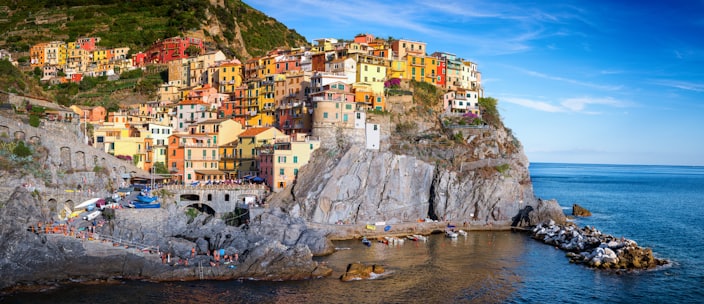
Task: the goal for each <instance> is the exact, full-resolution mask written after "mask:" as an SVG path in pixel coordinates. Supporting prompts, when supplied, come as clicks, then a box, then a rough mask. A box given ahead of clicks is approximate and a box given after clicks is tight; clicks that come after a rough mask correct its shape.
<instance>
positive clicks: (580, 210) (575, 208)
mask: <svg viewBox="0 0 704 304" xmlns="http://www.w3.org/2000/svg"><path fill="white" fill-rule="evenodd" d="M572 215H574V216H592V213H591V212H589V210H587V209H585V208H584V207H582V206H580V205H577V204H572Z"/></svg>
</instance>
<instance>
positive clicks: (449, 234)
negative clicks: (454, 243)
mask: <svg viewBox="0 0 704 304" xmlns="http://www.w3.org/2000/svg"><path fill="white" fill-rule="evenodd" d="M458 235H459V233H457V232H454V231H452V230H447V231H445V236H446V237H449V238H451V239H456V238H457V236H458Z"/></svg>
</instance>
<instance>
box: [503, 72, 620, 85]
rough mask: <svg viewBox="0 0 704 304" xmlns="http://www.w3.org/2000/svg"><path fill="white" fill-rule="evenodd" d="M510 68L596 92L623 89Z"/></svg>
mask: <svg viewBox="0 0 704 304" xmlns="http://www.w3.org/2000/svg"><path fill="white" fill-rule="evenodd" d="M512 68H514V69H516V70H518V71H520V72H522V73H525V74H527V75H530V76H534V77H539V78H544V79H550V80H555V81H561V82H566V83H571V84H575V85H579V86H583V87H588V88H592V89H598V90H602V91H618V90H620V89H622V88H623V86H621V85H603V84H597V83H591V82H585V81H579V80H574V79H570V78H564V77H559V76H551V75H547V74H543V73H540V72H537V71H531V70H526V69H523V68H519V67H512Z"/></svg>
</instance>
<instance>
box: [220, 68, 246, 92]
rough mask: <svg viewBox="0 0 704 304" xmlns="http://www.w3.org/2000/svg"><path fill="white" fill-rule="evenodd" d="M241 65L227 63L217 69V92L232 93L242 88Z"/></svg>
mask: <svg viewBox="0 0 704 304" xmlns="http://www.w3.org/2000/svg"><path fill="white" fill-rule="evenodd" d="M242 76H243V73H242V63H240V62H239V61H237V62H228V63H224V64H221V65H220V66H219V67H218V75H217V82H218V84H219V85H218V92H220V93H234V92H235V89H236V88H238V87H240V86H242Z"/></svg>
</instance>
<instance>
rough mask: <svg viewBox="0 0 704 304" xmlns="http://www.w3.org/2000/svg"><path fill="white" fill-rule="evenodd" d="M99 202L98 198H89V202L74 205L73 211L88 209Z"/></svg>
mask: <svg viewBox="0 0 704 304" xmlns="http://www.w3.org/2000/svg"><path fill="white" fill-rule="evenodd" d="M99 200H100V198H99V197H96V198H91V199H89V200H87V201H84V202H82V203H80V204H78V205H76V207H73V210H79V209H86V208H88V206H90V205H94V204H95V203H97V202H98V201H99Z"/></svg>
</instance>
